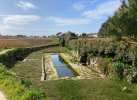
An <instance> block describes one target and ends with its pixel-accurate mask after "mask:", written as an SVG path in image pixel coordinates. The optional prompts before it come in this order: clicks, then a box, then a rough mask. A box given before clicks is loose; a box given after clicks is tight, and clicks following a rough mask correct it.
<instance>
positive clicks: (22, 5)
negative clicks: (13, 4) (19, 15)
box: [17, 1, 37, 9]
mask: <svg viewBox="0 0 137 100" xmlns="http://www.w3.org/2000/svg"><path fill="white" fill-rule="evenodd" d="M17 6H18V7H20V8H21V9H36V8H37V7H36V6H35V5H34V4H32V3H30V2H24V1H20V2H19V3H17Z"/></svg>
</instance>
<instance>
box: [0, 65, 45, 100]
mask: <svg viewBox="0 0 137 100" xmlns="http://www.w3.org/2000/svg"><path fill="white" fill-rule="evenodd" d="M4 67H5V66H3V65H2V64H0V88H1V89H2V91H4V92H5V94H6V95H7V97H8V100H44V99H46V97H45V95H44V93H43V92H42V91H40V90H35V89H30V88H27V87H25V86H24V85H23V84H21V82H20V80H18V79H17V78H16V75H15V74H14V73H12V72H10V71H8V70H7V69H5V68H4Z"/></svg>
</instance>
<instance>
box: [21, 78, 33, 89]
mask: <svg viewBox="0 0 137 100" xmlns="http://www.w3.org/2000/svg"><path fill="white" fill-rule="evenodd" d="M21 84H22V85H24V86H25V87H28V88H30V87H31V85H32V83H31V81H30V80H21Z"/></svg>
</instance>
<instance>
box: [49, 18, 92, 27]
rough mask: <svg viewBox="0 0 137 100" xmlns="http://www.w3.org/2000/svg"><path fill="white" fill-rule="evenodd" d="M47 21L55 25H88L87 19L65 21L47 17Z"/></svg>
mask: <svg viewBox="0 0 137 100" xmlns="http://www.w3.org/2000/svg"><path fill="white" fill-rule="evenodd" d="M49 20H50V21H51V22H54V23H56V24H57V25H64V26H67V25H83V24H89V23H90V20H88V19H80V18H74V19H65V18H60V17H49Z"/></svg>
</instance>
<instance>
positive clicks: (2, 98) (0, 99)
mask: <svg viewBox="0 0 137 100" xmlns="http://www.w3.org/2000/svg"><path fill="white" fill-rule="evenodd" d="M0 100H7V99H6V96H5V95H4V94H3V93H2V92H1V91H0Z"/></svg>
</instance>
